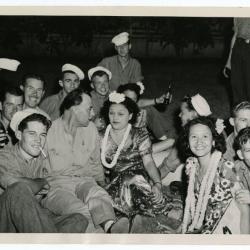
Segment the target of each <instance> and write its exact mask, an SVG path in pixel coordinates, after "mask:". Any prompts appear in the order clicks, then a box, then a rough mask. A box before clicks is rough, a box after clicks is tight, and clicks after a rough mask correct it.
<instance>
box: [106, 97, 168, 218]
mask: <svg viewBox="0 0 250 250" xmlns="http://www.w3.org/2000/svg"><path fill="white" fill-rule="evenodd" d="M103 111H104V112H103V114H106V115H105V119H106V120H107V124H109V125H108V126H107V128H106V130H105V133H104V134H101V136H102V142H101V161H102V164H103V166H104V167H105V169H106V172H107V171H108V172H109V179H110V180H109V181H110V183H109V184H108V186H107V191H108V193H109V194H110V196H111V197H112V200H113V205H114V208H115V209H116V211H117V212H118V213H121V214H125V215H127V216H128V217H129V218H133V216H134V215H136V214H145V215H151V216H154V215H155V214H157V213H159V214H163V213H164V211H167V209H168V208H169V206H167V205H166V199H165V198H164V196H163V194H162V183H161V179H160V174H159V172H158V169H157V168H156V166H155V163H154V161H153V159H152V154H151V153H152V149H151V142H150V139H149V136H148V133H147V131H146V130H145V128H134V127H133V126H132V125H133V124H134V122H135V121H136V116H137V113H138V111H139V110H138V107H137V105H136V103H135V102H134V101H132V100H131V99H130V98H128V97H126V96H125V95H124V94H120V93H116V92H112V93H111V94H110V95H109V99H108V100H107V102H106V103H105V104H104V107H103Z"/></svg>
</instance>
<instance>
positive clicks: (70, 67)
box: [62, 63, 84, 80]
mask: <svg viewBox="0 0 250 250" xmlns="http://www.w3.org/2000/svg"><path fill="white" fill-rule="evenodd" d="M64 71H73V72H74V73H75V74H77V76H78V77H79V79H80V80H83V79H84V73H83V72H82V70H81V69H80V68H78V67H77V66H75V65H73V64H69V63H66V64H64V65H63V66H62V72H64Z"/></svg>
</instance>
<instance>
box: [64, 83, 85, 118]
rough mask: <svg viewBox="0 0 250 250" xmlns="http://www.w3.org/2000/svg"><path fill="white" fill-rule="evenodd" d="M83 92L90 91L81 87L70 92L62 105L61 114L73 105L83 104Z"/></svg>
mask: <svg viewBox="0 0 250 250" xmlns="http://www.w3.org/2000/svg"><path fill="white" fill-rule="evenodd" d="M83 93H84V94H86V95H88V93H86V92H85V91H84V90H83V89H81V88H77V89H74V90H72V91H71V92H70V93H68V95H67V96H66V97H65V98H64V100H63V102H62V104H61V106H60V115H62V114H63V113H64V111H65V110H67V109H70V108H71V107H72V106H76V105H79V104H81V103H82V94H83Z"/></svg>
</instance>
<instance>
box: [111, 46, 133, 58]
mask: <svg viewBox="0 0 250 250" xmlns="http://www.w3.org/2000/svg"><path fill="white" fill-rule="evenodd" d="M115 49H116V51H117V53H118V55H119V56H121V57H127V56H128V54H129V50H130V49H131V44H128V43H124V44H122V45H120V46H115Z"/></svg>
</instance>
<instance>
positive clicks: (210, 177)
mask: <svg viewBox="0 0 250 250" xmlns="http://www.w3.org/2000/svg"><path fill="white" fill-rule="evenodd" d="M221 155H222V154H221V152H219V151H215V152H214V153H213V154H212V156H211V159H210V162H209V165H208V169H207V171H206V174H205V176H204V177H203V179H202V182H201V187H200V191H199V195H198V201H197V203H196V205H195V195H194V182H195V172H196V169H197V166H198V161H197V159H196V158H189V159H188V160H187V165H186V169H187V171H188V172H189V173H188V174H189V184H188V194H187V198H186V206H185V211H184V218H183V224H182V233H186V232H187V231H193V230H194V229H195V228H200V227H201V226H202V224H203V220H204V217H205V213H206V209H207V203H208V199H209V194H210V191H211V187H212V185H213V181H214V177H215V174H216V170H217V167H218V164H219V161H220V159H221ZM190 214H191V221H192V223H191V225H190V226H189V227H188V223H189V221H190Z"/></svg>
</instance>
